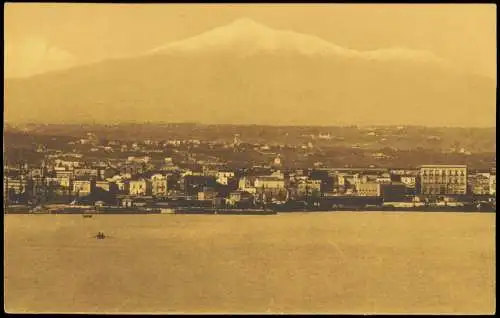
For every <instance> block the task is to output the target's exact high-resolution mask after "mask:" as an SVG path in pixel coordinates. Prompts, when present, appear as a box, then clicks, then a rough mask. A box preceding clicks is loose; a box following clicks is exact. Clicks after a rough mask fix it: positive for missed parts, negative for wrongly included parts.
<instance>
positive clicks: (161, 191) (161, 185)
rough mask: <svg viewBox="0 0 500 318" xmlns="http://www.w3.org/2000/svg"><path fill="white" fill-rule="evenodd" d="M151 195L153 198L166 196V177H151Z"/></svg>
mask: <svg viewBox="0 0 500 318" xmlns="http://www.w3.org/2000/svg"><path fill="white" fill-rule="evenodd" d="M151 186H152V193H153V195H154V196H159V197H165V196H166V195H167V177H166V176H165V175H163V174H160V173H157V174H154V175H153V176H151Z"/></svg>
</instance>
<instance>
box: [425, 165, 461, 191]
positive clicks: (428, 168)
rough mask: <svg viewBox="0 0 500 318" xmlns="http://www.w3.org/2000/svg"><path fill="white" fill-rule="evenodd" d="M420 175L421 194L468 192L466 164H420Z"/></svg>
mask: <svg viewBox="0 0 500 318" xmlns="http://www.w3.org/2000/svg"><path fill="white" fill-rule="evenodd" d="M419 176H420V180H419V181H420V193H421V194H424V195H465V194H467V166H466V165H423V166H420V174H419Z"/></svg>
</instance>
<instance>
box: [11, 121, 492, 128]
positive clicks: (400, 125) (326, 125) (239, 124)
mask: <svg viewBox="0 0 500 318" xmlns="http://www.w3.org/2000/svg"><path fill="white" fill-rule="evenodd" d="M23 125H43V126H51V125H53V126H55V125H60V126H61V125H65V126H120V125H152V126H157V125H195V126H240V127H252V126H258V127H276V128H278V127H290V128H304V127H318V128H330V127H331V128H349V127H363V128H370V127H394V128H397V127H404V128H409V127H412V128H433V129H439V128H445V129H496V126H433V125H408V124H323V125H322V124H314V125H307V124H275V125H273V124H258V123H256V124H244V123H234V124H231V123H220V124H215V123H201V122H187V121H182V122H175V121H146V122H136V121H121V122H112V123H102V122H80V123H79V122H57V123H54V122H52V123H48V122H46V123H42V122H8V121H4V128H5V127H6V126H23Z"/></svg>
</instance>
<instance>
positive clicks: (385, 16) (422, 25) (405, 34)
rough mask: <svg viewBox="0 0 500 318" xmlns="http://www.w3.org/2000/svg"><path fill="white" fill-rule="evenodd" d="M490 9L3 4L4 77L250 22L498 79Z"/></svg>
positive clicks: (126, 53) (464, 6)
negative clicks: (425, 56)
mask: <svg viewBox="0 0 500 318" xmlns="http://www.w3.org/2000/svg"><path fill="white" fill-rule="evenodd" d="M495 9H496V8H495V6H494V5H493V4H478V5H471V4H453V5H429V4H425V5H422V4H406V5H392V4H391V5H381V4H377V5H361V4H323V5H299V4H297V5H270V4H268V5H249V4H247V5H232V4H224V5H199V4H182V5H173V4H141V5H139V4H131V5H125V4H60V3H59V4H35V3H33V4H31V3H29V4H6V5H5V22H4V23H5V25H4V30H5V31H4V32H5V49H4V54H5V57H6V59H5V69H6V76H7V77H12V76H28V75H32V74H35V73H40V72H44V71H47V70H52V69H58V68H64V67H69V66H72V65H78V64H83V63H88V62H91V61H97V60H102V59H106V58H111V57H120V56H129V55H135V54H139V53H142V52H145V51H148V50H150V49H153V48H155V47H157V46H160V45H162V44H165V43H168V42H171V41H176V40H181V39H184V38H186V37H190V36H194V35H197V34H199V33H202V32H204V31H207V30H209V29H211V28H214V27H217V26H221V25H224V24H228V23H230V22H232V21H234V20H235V19H238V18H241V17H248V18H251V19H254V20H255V21H258V22H260V23H262V24H265V25H267V26H269V27H272V28H276V29H287V30H293V31H296V32H300V33H306V34H313V35H316V36H319V37H321V38H323V39H325V40H327V41H329V42H332V43H334V44H336V45H339V46H343V47H347V48H352V49H356V50H372V49H379V48H388V47H406V48H410V49H419V50H429V51H431V52H433V53H435V54H436V55H438V56H441V57H443V58H445V59H448V60H449V61H451V62H452V63H454V64H455V65H457V66H460V67H463V68H466V69H467V70H469V71H472V72H476V73H480V74H483V75H486V76H489V77H492V78H496V10H495Z"/></svg>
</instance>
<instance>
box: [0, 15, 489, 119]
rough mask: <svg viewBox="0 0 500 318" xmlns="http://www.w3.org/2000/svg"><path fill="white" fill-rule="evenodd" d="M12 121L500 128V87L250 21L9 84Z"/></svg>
mask: <svg viewBox="0 0 500 318" xmlns="http://www.w3.org/2000/svg"><path fill="white" fill-rule="evenodd" d="M4 89H5V95H4V96H5V100H4V101H5V120H7V121H11V122H40V123H43V122H50V123H58V122H61V123H91V122H96V123H108V122H113V123H118V122H134V121H135V122H145V121H150V122H155V121H164V122H200V123H206V124H261V125H349V124H360V125H427V126H463V127H467V126H479V127H481V126H489V127H491V126H495V125H496V118H495V114H496V83H495V81H493V80H491V79H489V78H486V77H482V76H477V75H474V74H467V73H463V72H460V71H458V70H456V69H454V68H453V67H450V66H449V65H448V64H447V62H446V61H443V60H442V59H440V58H439V57H436V56H435V55H433V54H432V53H429V52H425V51H423V52H422V51H412V50H407V49H383V50H378V51H368V52H359V51H355V50H350V49H345V48H341V47H338V46H335V45H333V44H331V43H329V42H327V41H324V40H322V39H319V38H317V37H314V36H309V35H303V34H298V33H295V32H291V31H279V30H273V29H270V28H268V27H266V26H263V25H261V24H259V23H256V22H254V21H252V20H248V19H240V20H237V21H235V22H234V23H232V24H230V25H228V26H223V27H220V28H216V29H214V30H211V31H208V32H205V33H203V34H201V35H199V36H195V37H192V38H189V39H186V40H184V41H178V42H174V43H170V44H167V45H164V46H161V47H158V48H157V49H155V50H153V51H151V52H148V53H147V54H144V55H141V56H137V57H134V58H126V59H120V60H108V61H103V62H100V63H97V64H92V65H87V66H81V67H77V68H73V69H69V70H64V71H58V72H51V73H47V74H44V75H38V76H35V77H32V78H25V79H15V80H14V79H12V80H6V81H5V82H4Z"/></svg>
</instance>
